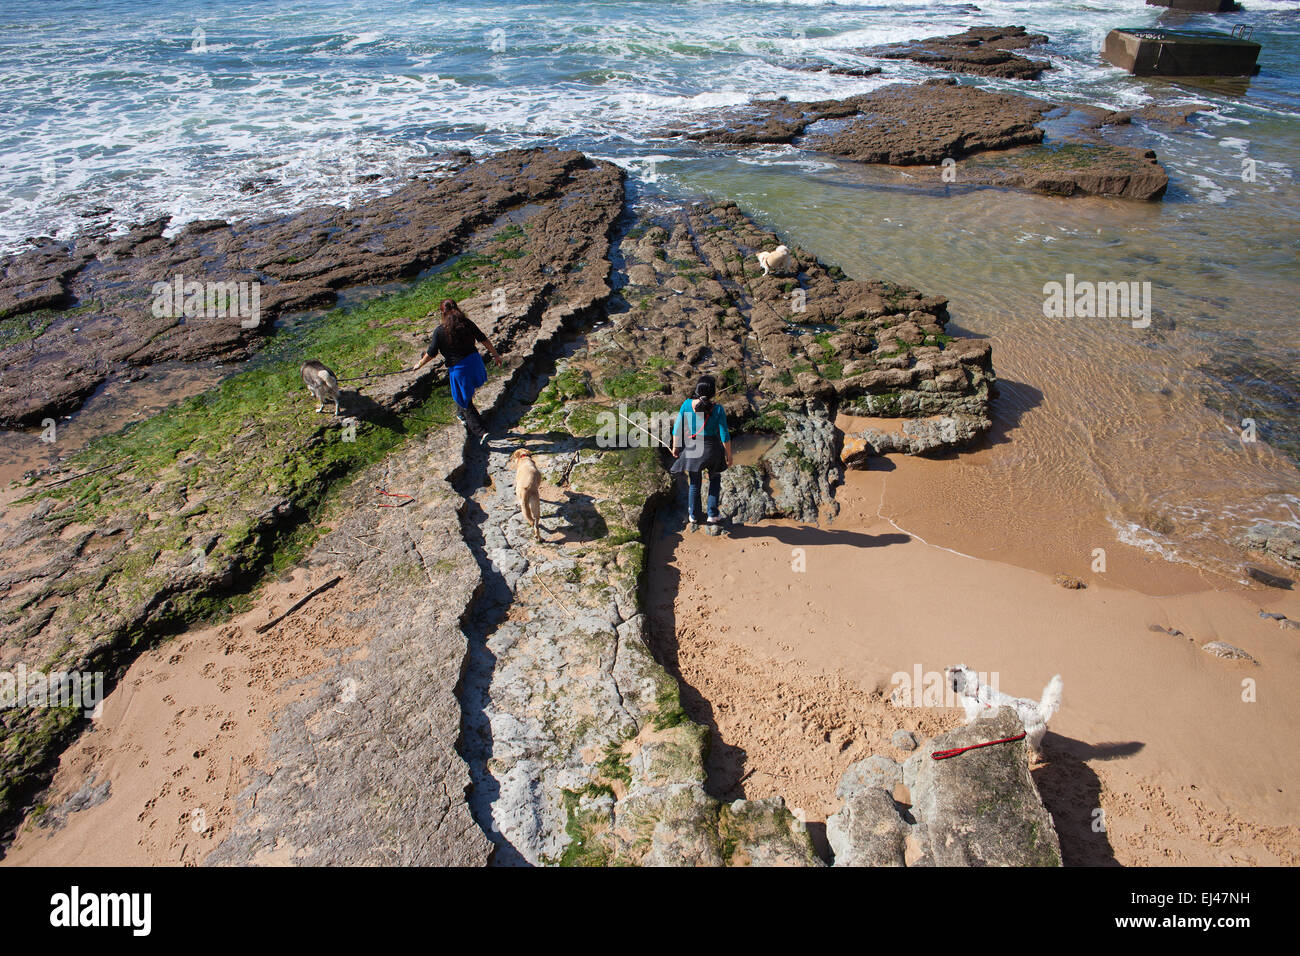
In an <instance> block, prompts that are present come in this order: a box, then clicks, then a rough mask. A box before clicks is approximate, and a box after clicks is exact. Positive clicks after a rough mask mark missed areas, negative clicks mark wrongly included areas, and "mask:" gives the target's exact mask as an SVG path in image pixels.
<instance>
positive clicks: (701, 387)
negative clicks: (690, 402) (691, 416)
mask: <svg viewBox="0 0 1300 956" xmlns="http://www.w3.org/2000/svg"><path fill="white" fill-rule="evenodd" d="M717 391H718V386H717V383H716V382H715V381H714V379H713V376H712V375H701V376H700V380H699V381H698V382H696V383H695V398H696V399H697V400H698V401H697V402H696V405H695V410H696V411H697V412H699V414H700V420H701V421H703V422H707V421H708V420H709V415H711V414H712V413H713V396H714V395H715V394H716V393H717ZM700 427H701V428H703V427H704V426H703V425H701V426H700Z"/></svg>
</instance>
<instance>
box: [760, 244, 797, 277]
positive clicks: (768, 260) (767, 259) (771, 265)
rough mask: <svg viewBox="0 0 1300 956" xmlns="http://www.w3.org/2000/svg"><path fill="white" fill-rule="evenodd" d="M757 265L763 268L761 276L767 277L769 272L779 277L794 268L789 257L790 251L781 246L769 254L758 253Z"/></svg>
mask: <svg viewBox="0 0 1300 956" xmlns="http://www.w3.org/2000/svg"><path fill="white" fill-rule="evenodd" d="M758 264H759V265H760V266H762V267H763V275H767V274H768V272H769V271H771V272H775V273H776V274H777V275H781V274H782V273H783V272H788V271H789V270H790V269H791V268H792V267H793V266H794V259H793V258H792V257H791V255H790V250H789V249H787V248H786V247H785V246H783V245H782V246H777V247H776V248H775V249H773V250H772V251H771V252H760V253H758Z"/></svg>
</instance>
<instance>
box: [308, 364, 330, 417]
mask: <svg viewBox="0 0 1300 956" xmlns="http://www.w3.org/2000/svg"><path fill="white" fill-rule="evenodd" d="M302 383H303V384H304V385H306V386H307V388H308V389H310V390H311V394H312V396H313V397H314V398H315V399H316V401H317V402H319V403H320V404H319V405H317V406H316V411H318V412H323V411H325V403H326V402H333V403H334V417H335V418H337V417H338V414H339V380H338V379H337V378H335V377H334V373H333V372H331V371H330V370H329V369H327V368H326V367H325V366H324V365H323V364H321V363H320V362H317V361H316V360H315V359H312V360H311V361H309V362H303V363H302Z"/></svg>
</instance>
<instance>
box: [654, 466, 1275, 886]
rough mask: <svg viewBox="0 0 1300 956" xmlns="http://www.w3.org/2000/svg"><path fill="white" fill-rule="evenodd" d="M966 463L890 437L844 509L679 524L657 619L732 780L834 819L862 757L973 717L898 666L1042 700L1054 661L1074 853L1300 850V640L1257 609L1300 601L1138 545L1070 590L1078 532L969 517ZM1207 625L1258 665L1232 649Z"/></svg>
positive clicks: (1049, 800)
mask: <svg viewBox="0 0 1300 956" xmlns="http://www.w3.org/2000/svg"><path fill="white" fill-rule="evenodd" d="M953 470H954V469H953V466H952V464H951V463H949V462H929V461H925V460H919V459H911V458H907V457H905V456H889V457H887V458H885V459H884V460H883V461H881V462H879V463H876V464H875V465H874V466H873V468H872V470H870V471H867V472H852V471H851V472H849V477H848V480H847V482H846V484H845V486H844V487H843V488H841V490H840V492H839V494H838V496H837V498H838V500H839V501H840V503H841V507H842V511H841V513H840V515H839V516H838V517H837V518H836V519H835V520H834V522H833V523H830V524H827V525H825V526H824V527H820V528H819V527H814V526H807V525H797V524H793V523H790V522H765V523H763V524H762V525H759V526H755V527H747V528H737V529H733V530H732V531H731V532H730V533H729V534H727V535H722V536H716V537H714V536H709V535H706V534H704V533H703V532H698V531H697V532H690V531H686V532H684V533H678V532H670V531H668V530H662V533H661V536H660V537H659V538H658V539H657V540H656V542H655V548H656V550H657V552H658V554H659V555H660V556H661V557H662V558H663V565H662V567H661V566H660V564H659V562H657V561H656V562H654V563H653V566H654V567H655V568H657V569H659V570H656V571H654V572H652V574H651V577H650V593H651V599H650V600H651V614H652V616H653V618H654V621H655V626H656V628H657V633H659V634H660V635H662V634H665V633H668V632H669V628H670V627H671V628H672V629H675V632H676V643H677V649H676V667H677V669H678V673H680V674H681V677H682V680H683V681H684V683H685V684H687V685H688V686H689V687H690V688H692V689H693V691H694V693H692V694H690V695H689V696H690V698H691V699H692V700H693V702H694V703H693V706H694V708H695V711H694V712H693V715H694V716H696V717H697V719H700V720H701V721H703V722H705V723H706V724H707V725H708V726H709V727H710V729H711V732H712V735H713V741H714V753H715V756H714V764H713V770H714V774H715V778H714V779H715V786H717V787H718V788H719V790H720V791H721V792H723V793H725V795H726V796H728V797H732V796H741V795H744V796H749V797H754V796H765V795H771V794H781V795H782V796H784V797H785V798H786V800H787V801H788V802H789V803H790V805H791V806H794V807H799V808H800V809H801V810H803V812H804V813H805V814H806V816H807V819H808V820H809V821H812V822H816V821H821V820H824V819H825V816H826V815H827V814H829V813H832V812H834V811H835V810H836V809H837V806H838V800H837V799H836V797H835V793H834V791H835V785H836V783H837V782H838V779H839V776H840V774H842V773H843V771H844V770H845V769H846V768H847V767H848V765H849V764H851V763H853V762H855V761H857V760H861V759H863V758H865V757H867V756H869V755H870V754H873V753H880V754H885V755H886V756H889V757H891V758H894V759H901V758H902V757H903V756H906V754H905V753H904V752H902V751H898V750H897V749H896V748H893V747H891V745H890V737H891V734H892V733H893V732H894V731H895V730H897V729H899V728H902V729H907V730H912V731H916V732H917V736H918V738H920V737H924V736H929V735H932V734H933V733H935V732H936V731H938V730H941V729H946V728H948V727H950V726H955V725H956V724H958V723H960V722H961V719H962V715H961V712H960V710H953V709H947V708H936V707H922V708H916V707H896V706H894V705H893V704H891V703H890V696H891V692H892V691H893V690H894V688H895V687H896V686H900V685H899V684H896V683H893V682H892V681H893V677H894V675H895V674H898V673H903V674H907V675H909V676H910V675H913V674H914V673H915V672H917V671H918V669H919V671H920V672H921V673H922V674H930V673H931V672H935V671H942V670H943V668H944V667H946V666H950V665H955V664H958V663H964V664H966V665H968V666H969V667H971V668H972V669H976V670H979V671H984V672H989V673H993V672H996V673H997V674H998V676H999V686H1000V689H1001V690H1003V691H1004V692H1007V693H1010V694H1014V695H1016V696H1023V697H1031V698H1034V699H1037V698H1038V697H1039V696H1040V694H1041V692H1042V689H1043V687H1044V685H1045V684H1046V683H1047V681H1048V679H1049V678H1050V677H1051V676H1052V675H1053V674H1057V673H1059V674H1061V675H1062V678H1063V680H1064V686H1065V693H1064V702H1063V705H1062V707H1061V710H1060V712H1059V713H1058V714H1057V715H1056V717H1055V718H1054V719H1053V720H1052V722H1051V725H1050V730H1049V732H1048V735H1047V738H1046V741H1045V745H1044V746H1045V759H1044V761H1043V762H1041V763H1040V764H1038V765H1037V766H1035V767H1034V770H1033V772H1034V779H1035V782H1036V783H1037V784H1038V786H1039V788H1040V790H1041V791H1042V794H1043V800H1044V803H1045V805H1046V806H1047V808H1048V810H1049V811H1051V813H1052V814H1053V817H1054V819H1055V823H1056V827H1057V831H1058V833H1059V835H1060V838H1061V846H1062V854H1063V857H1064V860H1065V862H1066V864H1067V865H1071V864H1075V865H1080V864H1082V865H1102V864H1113V863H1119V864H1122V865H1155V864H1178V865H1228V864H1262V865H1292V864H1294V863H1295V862H1296V860H1297V858H1298V857H1300V827H1297V826H1296V825H1295V820H1296V810H1297V798H1296V793H1297V789H1296V788H1297V786H1298V785H1300V771H1298V770H1297V768H1296V766H1295V764H1294V762H1289V761H1286V760H1279V759H1278V755H1279V754H1281V753H1284V752H1286V750H1287V748H1288V746H1289V744H1288V741H1289V740H1290V739H1291V738H1292V737H1293V735H1294V734H1295V732H1296V731H1297V729H1300V705H1297V703H1296V701H1295V698H1294V696H1293V695H1292V694H1291V693H1290V691H1289V688H1291V687H1293V686H1294V682H1295V681H1296V679H1297V678H1298V677H1300V654H1298V653H1297V647H1296V639H1295V637H1294V633H1295V632H1294V631H1292V630H1283V629H1281V628H1280V627H1279V625H1278V623H1277V622H1276V621H1274V620H1271V619H1263V618H1261V617H1260V616H1259V611H1260V610H1261V609H1264V610H1268V611H1272V612H1276V613H1283V614H1286V615H1288V616H1289V617H1297V616H1300V598H1297V596H1296V595H1295V594H1294V593H1292V592H1283V591H1278V590H1271V589H1268V590H1266V589H1263V588H1256V589H1248V588H1244V587H1238V586H1228V585H1224V584H1222V583H1220V584H1219V586H1218V587H1212V586H1210V585H1211V583H1212V582H1210V581H1206V580H1204V579H1202V578H1201V576H1200V575H1199V574H1197V573H1195V572H1190V573H1189V572H1187V571H1184V570H1183V569H1180V568H1178V567H1177V566H1175V565H1170V564H1169V563H1168V562H1165V561H1163V560H1162V559H1160V558H1159V557H1155V556H1152V555H1149V554H1146V553H1144V552H1141V551H1137V550H1136V549H1131V551H1132V553H1124V552H1125V551H1126V550H1128V549H1124V548H1118V549H1115V548H1112V549H1109V562H1108V565H1107V568H1108V569H1107V572H1106V573H1105V574H1084V575H1083V577H1084V578H1085V579H1086V584H1087V587H1086V588H1085V589H1068V588H1064V587H1061V586H1059V585H1058V584H1056V583H1055V582H1054V576H1055V574H1056V573H1057V572H1059V571H1061V570H1063V569H1066V568H1069V569H1070V570H1076V567H1077V564H1078V563H1079V562H1077V561H1075V562H1074V564H1073V565H1071V564H1067V563H1066V561H1067V556H1066V555H1062V554H1060V553H1059V551H1060V546H1059V542H1060V539H1055V540H1053V539H1046V538H1045V540H1039V541H1037V542H1034V544H1035V545H1036V546H1035V547H1031V548H1024V549H1020V550H1019V553H1015V554H1008V551H1010V550H1011V549H1009V548H1006V547H1001V548H1000V547H999V539H998V536H997V535H990V534H988V533H987V529H988V528H995V527H1003V526H1004V519H1005V520H1010V518H1011V516H1008V515H1002V514H999V513H998V512H997V511H996V509H992V508H981V509H980V510H979V511H978V512H973V511H972V507H971V504H972V503H971V499H970V498H969V497H965V496H964V495H963V488H962V487H961V486H962V482H961V479H960V476H954V475H953ZM922 497H924V498H926V499H927V500H929V501H931V502H935V501H938V502H944V503H946V504H947V505H948V507H949V508H950V509H951V510H950V511H940V512H939V514H935V511H936V510H937V509H931V511H930V512H929V515H930V521H929V522H928V524H927V525H926V526H925V534H924V535H921V534H920V532H919V531H916V530H914V529H915V527H916V526H915V525H912V526H909V524H908V521H909V515H908V514H907V513H906V503H907V502H909V501H914V500H917V499H918V498H922ZM896 501H901V502H903V503H904V505H903V507H900V506H899V505H897V504H896V503H895V502H896ZM963 505H965V507H963ZM1070 517H1071V516H1068V515H1062V516H1061V519H1062V520H1063V521H1067V520H1069V519H1070ZM976 522H978V523H980V524H982V525H983V527H984V528H985V529H986V530H985V532H984V533H983V534H981V535H980V542H982V543H983V545H984V547H983V548H982V550H984V551H986V552H993V553H994V554H996V557H993V556H989V555H988V554H987V553H986V554H982V555H981V554H978V553H975V554H971V553H969V552H965V551H962V550H960V549H961V548H971V549H972V550H975V542H974V541H973V540H972V538H971V537H970V536H963V535H962V534H961V530H963V529H969V528H970V527H971V526H972V525H973V524H974V523H976ZM1086 537H1087V535H1086V534H1084V538H1085V539H1086ZM1066 540H1067V543H1068V542H1069V539H1066ZM1052 554H1055V560H1054V561H1053V559H1052V558H1051V557H1045V556H1046V555H1052ZM795 561H798V562H801V563H803V565H804V566H805V567H806V570H804V571H802V572H799V571H794V570H792V562H795ZM1048 561H1053V563H1046V562H1048ZM674 595H675V597H674ZM1153 626H1157V627H1162V628H1165V629H1168V630H1177V631H1181V632H1182V636H1172V635H1170V634H1168V633H1164V632H1158V631H1155V630H1152V627H1153ZM1208 641H1227V642H1229V643H1231V644H1233V645H1235V646H1237V647H1240V648H1242V649H1244V650H1246V651H1248V653H1250V654H1251V655H1252V656H1253V657H1254V658H1255V660H1256V663H1244V662H1237V661H1227V660H1221V659H1219V658H1217V657H1214V656H1212V655H1210V654H1208V653H1206V652H1204V651H1202V650H1201V649H1200V645H1202V644H1204V643H1206V642H1208ZM665 643H669V642H667V641H661V644H660V646H661V647H663V646H664V644H665ZM1247 682H1250V683H1249V684H1248V683H1247ZM1252 689H1253V694H1252ZM1252 696H1253V699H1249V700H1248V698H1251V697H1252ZM1098 810H1101V811H1104V818H1103V817H1100V816H1099V815H1098V814H1097V811H1098ZM1099 819H1104V826H1105V831H1104V833H1103V832H1098V831H1097V830H1095V829H1094V823H1095V822H1096V821H1097V820H1099Z"/></svg>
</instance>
